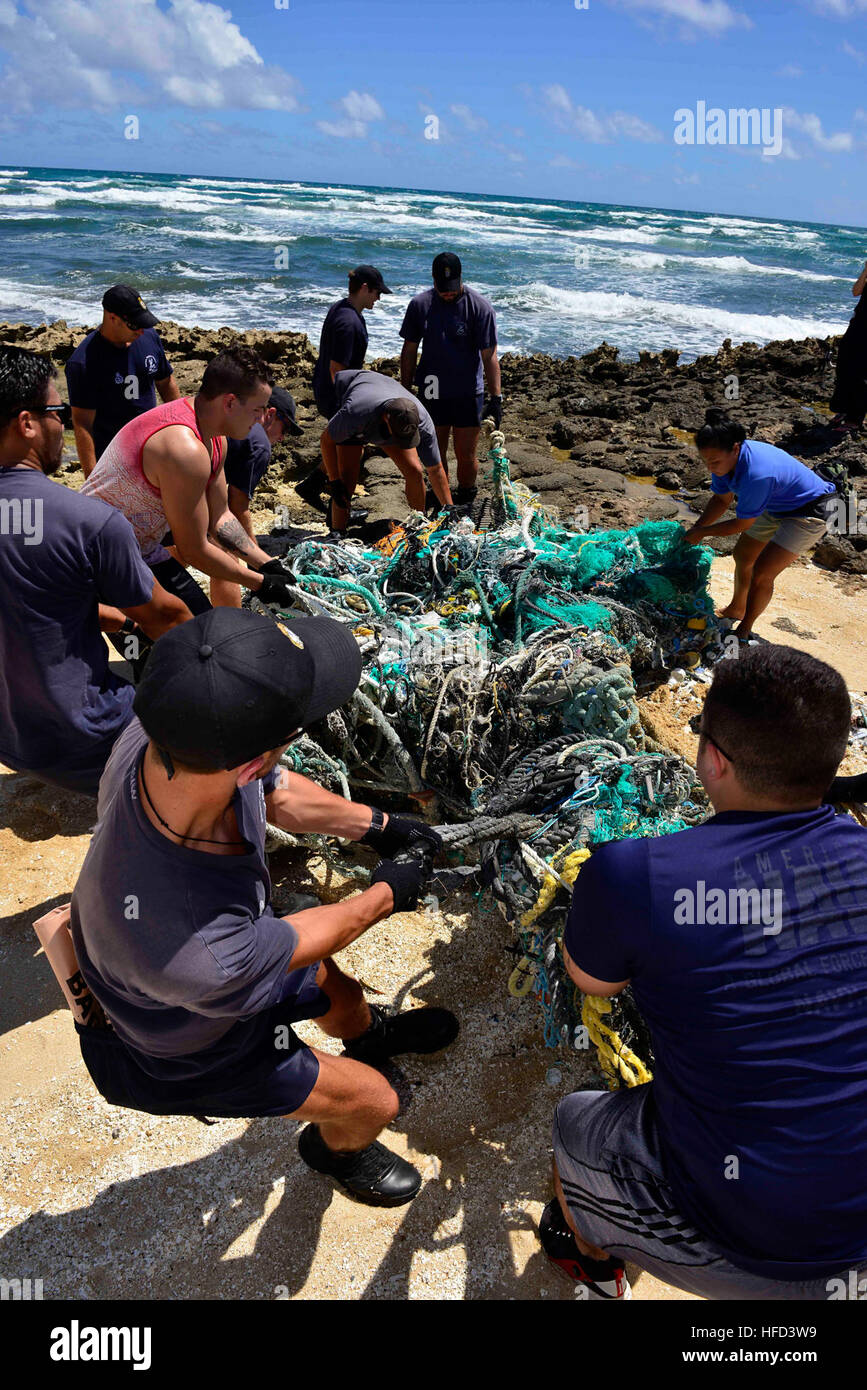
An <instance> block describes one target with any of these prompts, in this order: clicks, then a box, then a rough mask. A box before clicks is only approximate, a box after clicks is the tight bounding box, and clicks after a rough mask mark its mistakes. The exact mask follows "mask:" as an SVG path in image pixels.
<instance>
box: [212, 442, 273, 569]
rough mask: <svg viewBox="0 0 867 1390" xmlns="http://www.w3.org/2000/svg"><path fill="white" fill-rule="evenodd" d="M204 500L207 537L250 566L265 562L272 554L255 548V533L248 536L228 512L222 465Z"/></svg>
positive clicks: (254, 566)
mask: <svg viewBox="0 0 867 1390" xmlns="http://www.w3.org/2000/svg"><path fill="white" fill-rule="evenodd" d="M206 500H207V505H208V515H209V518H210V523H209V527H208V531H209V533H210V535H211V537H212V538H213V539H214V540H215V541H217V542H218V544H219V545H221V546H222V547H223V548H224V549H225V550H228V551H229V552H230V553H231V554H233V555H237V556H238V557H239V559H241V560H244V561H246V563H247V564H248V565H250V566H252V567H253V568H254V569H260V568H261V566H262V565H267V563H268V561H269V560H270V559H272V558H273V557H272V556H270V555H268V554H266V553H265V551H264V550H261V549H260V548H259V546H258V545H257V544H256V540H255V537H253V536H249V535H248V534H247V532H246V531H245V530H244V527H243V526H242V525H241V523H240V521H239V520H238V518H237V517H236V516H233V514H232V511H231V508H230V507H229V485H228V483H227V482H226V475H225V473H224V472H223V470H222V469H220V472H219V473H218V474H217V476H216V478H214V481H213V482H212V483H211V486H210V487H209V488H208V491H207V496H206ZM220 577H221V576H218V578H220ZM239 582H240V583H242V584H246V582H247V581H246V579H242V580H240V581H239Z"/></svg>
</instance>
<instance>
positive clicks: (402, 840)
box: [360, 812, 443, 859]
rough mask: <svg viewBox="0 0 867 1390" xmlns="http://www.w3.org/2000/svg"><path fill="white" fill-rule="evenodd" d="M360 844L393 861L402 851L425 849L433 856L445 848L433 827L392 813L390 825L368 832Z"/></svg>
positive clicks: (389, 818) (389, 819)
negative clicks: (368, 846)
mask: <svg viewBox="0 0 867 1390" xmlns="http://www.w3.org/2000/svg"><path fill="white" fill-rule="evenodd" d="M360 843H361V844H363V845H370V846H371V848H372V849H375V850H376V852H377V854H379V855H381V856H382V858H383V859H392V858H393V857H394V855H395V854H398V853H399V852H400V851H401V850H414V849H425V850H427V851H429V853H430V854H431V856H433V855H435V854H439V853H440V851H441V850H442V847H443V842H442V839H441V838H440V836H439V835H438V834H437V832H436V831H435V830H434V829H433V827H432V826H430V825H425V823H424V821H421V820H415V819H414V817H412V816H395V815H392V814H391V812H389V816H388V824H387V825H386V826H384V828H383V829H382V830H373V829H371V830H368V831H367V832H366V834H364V835H362V837H361V841H360Z"/></svg>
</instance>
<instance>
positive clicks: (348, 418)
mask: <svg viewBox="0 0 867 1390" xmlns="http://www.w3.org/2000/svg"><path fill="white" fill-rule="evenodd" d="M334 389H335V393H336V397H337V405H338V409H337V413H336V415H334V416H333V418H332V419H330V420H329V421H328V425H327V426H326V428H325V429H324V430H323V432H322V439H321V445H322V462H323V464H324V466H325V471H326V473H327V474H328V479H329V491H330V492H331V498H332V502H333V507H332V510H331V526H332V530H331V536H332V537H340V536H342V535H343V534H344V533H345V531H346V527H347V526H348V524H349V510H350V507H351V505H352V494H353V492H354V490H355V485H356V483H357V481H358V467H357V466H356V464H355V462H353V464H352V467H351V469H350V471H349V472H347V471H346V456H345V451H344V456H343V458H342V459H341V458H340V457H339V455H338V449H337V446H338V445H339V444H342V443H343V442H344V441H345V440H347V439H351V438H353V437H357V438H358V439H360V440H361V441H362V443H363V444H375V445H376V446H377V447H378V448H380V449H382V451H383V453H385V454H387V455H388V457H389V458H390V459H392V460H393V461H394V463H396V464H397V466H398V468H399V469H400V471H401V473H402V474H403V477H404V480H405V482H406V501H407V505H408V506H409V507H412V509H413V510H414V511H417V512H423V511H424V503H425V480H424V474H425V470H427V477H428V482H429V483H430V486H431V489H432V491H433V493H434V496H435V497H436V499H437V501H438V502H439V503H440V505H441V506H443V507H449V506H451V505H452V494H451V491H450V489H449V480H448V478H447V476H446V471H445V469H444V468H443V466H442V462H441V460H440V451H439V446H438V444H437V437H436V431H435V429H434V424H433V421H432V420H431V417H430V416H429V415H428V413H427V411H426V410H425V408H424V406H423V405H420V404H419V402H418V401H417V400H416V399H415V397H414V396H413V394H412V392H411V391H406V390H404V388H403V387H402V386H399V385H398V384H397V382H396V381H393V380H392V378H391V377H388V376H383V375H382V374H381V373H380V372H361V371H358V372H338V373H337V376H336V377H335V378H334ZM359 461H360V455H359Z"/></svg>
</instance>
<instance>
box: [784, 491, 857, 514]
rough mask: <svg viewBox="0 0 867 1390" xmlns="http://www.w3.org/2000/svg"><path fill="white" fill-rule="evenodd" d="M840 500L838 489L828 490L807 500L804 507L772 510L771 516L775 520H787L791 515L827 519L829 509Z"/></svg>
mask: <svg viewBox="0 0 867 1390" xmlns="http://www.w3.org/2000/svg"><path fill="white" fill-rule="evenodd" d="M839 500H840V497H839V493H837V492H836V491H835V492H826V493H824V494H823V495H822V496H821V497H814V498H813V500H812V501H811V502H806V503H805V504H804V505H803V506H802V507H796V508H795V509H794V511H791V512H771V516H772V517H773V518H774V520H775V521H786V520H788V518H789V517H791V516H798V517H804V518H808V517H816V518H818V519H819V520H820V521H825V520H827V517H828V512H829V510H830V509H831V508H833V507H836V505H837V503H838V502H839Z"/></svg>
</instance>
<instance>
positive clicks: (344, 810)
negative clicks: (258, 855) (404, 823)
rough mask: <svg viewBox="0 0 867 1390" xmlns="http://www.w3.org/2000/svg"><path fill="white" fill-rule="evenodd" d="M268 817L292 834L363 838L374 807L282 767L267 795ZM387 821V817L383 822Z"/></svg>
mask: <svg viewBox="0 0 867 1390" xmlns="http://www.w3.org/2000/svg"><path fill="white" fill-rule="evenodd" d="M265 806H266V808H267V811H268V819H269V821H270V822H271V823H272V825H278V826H280V828H281V829H283V830H288V831H290V832H291V834H293V835H312V834H319V835H338V836H339V837H340V839H341V840H360V839H361V837H362V836H363V835H366V834H367V831H368V830H369V829H370V822H371V818H372V815H373V813H372V811H371V809H370V807H369V806H364V805H362V803H361V802H357V801H347V800H346V798H345V797H343V796H338V795H337V794H336V793H335V792H330V791H327V790H326V789H325V787H320V786H319V784H318V783H317V782H311V780H310V778H309V777H303V776H302V775H301V773H300V772H290V771H289V770H288V768H285V767H284V768H281V769H280V782H279V784H278V785H277V787H275V789H274V791H273V792H271V793H270V795H269V796H266V797H265ZM384 823H385V824H386V825H387V824H388V821H387V819H386V821H385V822H384Z"/></svg>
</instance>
